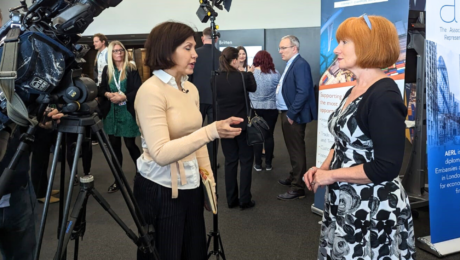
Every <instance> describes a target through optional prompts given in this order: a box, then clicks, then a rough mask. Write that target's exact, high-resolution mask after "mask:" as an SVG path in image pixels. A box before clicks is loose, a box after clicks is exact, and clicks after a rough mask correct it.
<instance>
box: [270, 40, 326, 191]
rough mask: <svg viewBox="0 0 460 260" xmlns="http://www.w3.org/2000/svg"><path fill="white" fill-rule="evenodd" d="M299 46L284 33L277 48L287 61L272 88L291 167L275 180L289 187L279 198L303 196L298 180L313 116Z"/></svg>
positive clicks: (306, 67) (311, 96)
mask: <svg viewBox="0 0 460 260" xmlns="http://www.w3.org/2000/svg"><path fill="white" fill-rule="evenodd" d="M299 47H300V43H299V39H297V37H295V36H293V35H287V36H284V37H283V38H282V39H281V42H280V45H279V48H278V50H279V53H280V54H281V58H282V59H283V60H284V61H286V62H287V64H286V68H285V70H284V73H283V75H282V76H281V79H280V82H279V84H278V86H277V88H276V107H277V109H278V110H279V112H280V117H281V127H282V129H283V136H284V142H285V143H286V147H287V149H288V152H289V157H290V160H291V166H292V171H291V172H290V173H289V176H288V177H287V178H286V179H281V180H279V181H278V182H279V183H280V184H282V185H285V186H288V187H290V189H289V190H288V191H287V192H286V193H283V194H280V195H278V199H280V200H293V199H300V198H304V197H305V183H304V182H303V181H302V176H303V175H304V174H305V172H306V171H307V158H306V154H305V128H306V126H307V123H309V122H310V121H312V120H316V119H317V109H316V101H315V93H314V90H313V81H312V77H311V70H310V65H309V64H308V62H307V61H306V60H305V59H304V58H302V57H301V56H300V54H299Z"/></svg>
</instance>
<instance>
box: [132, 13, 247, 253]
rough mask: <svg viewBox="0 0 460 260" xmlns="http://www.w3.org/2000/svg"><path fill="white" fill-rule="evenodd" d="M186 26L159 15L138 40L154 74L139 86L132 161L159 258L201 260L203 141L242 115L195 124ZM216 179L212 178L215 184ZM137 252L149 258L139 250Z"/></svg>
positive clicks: (227, 133) (224, 133)
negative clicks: (138, 144)
mask: <svg viewBox="0 0 460 260" xmlns="http://www.w3.org/2000/svg"><path fill="white" fill-rule="evenodd" d="M194 35H195V32H194V31H193V29H192V28H190V27H189V26H187V25H185V24H182V23H176V22H165V23H162V24H160V25H157V26H156V27H155V28H153V29H152V31H151V32H150V34H149V36H148V38H147V41H146V42H145V49H146V60H145V64H146V65H148V66H149V67H150V68H151V69H152V70H153V74H154V75H153V76H152V77H150V78H149V79H148V80H147V81H145V82H144V84H142V86H141V87H140V89H139V91H138V94H137V97H136V102H135V104H134V106H135V109H136V116H137V122H138V125H139V127H140V130H141V133H142V136H141V139H142V148H143V149H144V153H143V154H142V156H141V157H140V158H139V159H138V160H137V166H138V169H139V172H138V174H137V175H136V178H135V180H134V196H135V198H136V201H137V202H138V204H139V207H140V211H141V213H142V214H143V215H144V217H145V219H146V222H147V224H149V225H153V227H154V228H155V246H156V248H157V249H158V252H159V254H160V259H162V260H179V259H190V260H192V259H193V260H195V259H196V260H205V259H207V255H206V251H207V248H206V230H205V225H204V216H203V209H204V193H203V189H202V186H201V183H202V181H201V180H200V179H201V177H200V172H203V173H208V175H207V178H208V179H209V180H210V181H212V182H213V181H214V176H213V172H212V169H211V165H210V162H209V156H208V150H207V148H206V144H207V143H208V142H211V141H213V140H214V139H216V138H234V137H235V136H237V135H239V134H240V133H241V129H240V128H233V127H231V126H230V125H233V124H238V123H240V122H242V121H243V119H242V118H236V117H231V118H228V119H226V120H221V121H217V122H214V123H212V124H209V125H207V126H205V127H202V117H201V113H200V108H199V104H200V102H199V95H198V90H197V88H196V87H195V86H194V85H193V84H192V83H190V82H189V81H187V79H188V76H187V75H190V74H192V73H193V69H194V67H195V62H196V58H197V56H198V55H197V54H196V51H195V45H196V42H195V39H194ZM214 185H215V184H214ZM137 259H151V258H149V255H147V254H144V253H143V252H141V251H138V254H137Z"/></svg>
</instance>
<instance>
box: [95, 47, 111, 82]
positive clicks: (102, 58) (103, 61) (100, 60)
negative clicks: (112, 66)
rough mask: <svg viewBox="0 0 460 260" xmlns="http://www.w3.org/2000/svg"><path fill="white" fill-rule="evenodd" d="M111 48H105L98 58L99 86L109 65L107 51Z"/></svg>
mask: <svg viewBox="0 0 460 260" xmlns="http://www.w3.org/2000/svg"><path fill="white" fill-rule="evenodd" d="M108 49H109V48H107V47H105V49H104V50H102V51H101V52H100V53H99V55H98V56H97V85H98V86H99V84H101V81H102V71H103V70H104V67H105V66H106V65H107V51H108Z"/></svg>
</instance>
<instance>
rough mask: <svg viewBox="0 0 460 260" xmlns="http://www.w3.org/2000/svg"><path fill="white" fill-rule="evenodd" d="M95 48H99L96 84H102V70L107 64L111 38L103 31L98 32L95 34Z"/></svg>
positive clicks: (95, 72)
mask: <svg viewBox="0 0 460 260" xmlns="http://www.w3.org/2000/svg"><path fill="white" fill-rule="evenodd" d="M93 44H94V48H95V49H96V50H97V54H96V59H95V60H94V77H93V78H94V81H95V82H96V85H97V86H99V85H100V84H101V79H102V70H103V69H104V67H105V66H106V65H107V62H108V54H107V47H108V46H109V40H108V39H107V37H106V36H105V35H104V34H102V33H96V34H95V35H94V36H93Z"/></svg>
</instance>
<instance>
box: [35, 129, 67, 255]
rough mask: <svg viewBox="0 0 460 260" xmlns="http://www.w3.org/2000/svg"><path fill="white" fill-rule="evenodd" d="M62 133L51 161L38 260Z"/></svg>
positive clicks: (38, 246)
mask: <svg viewBox="0 0 460 260" xmlns="http://www.w3.org/2000/svg"><path fill="white" fill-rule="evenodd" d="M62 135H63V134H62V133H58V136H57V140H56V144H55V148H54V154H53V162H52V163H51V171H50V180H49V183H48V187H47V190H46V199H45V206H44V207H43V214H42V219H41V223H40V231H39V233H38V241H37V250H36V251H35V256H34V259H35V260H38V259H39V257H40V249H41V245H42V241H43V235H44V233H45V226H46V218H47V217H48V208H49V205H50V203H49V201H50V198H51V191H52V190H53V183H54V175H55V174H56V167H57V162H58V156H59V147H60V144H61V142H62Z"/></svg>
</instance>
